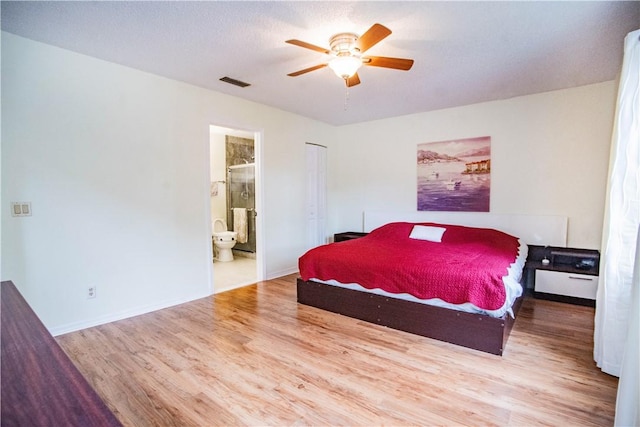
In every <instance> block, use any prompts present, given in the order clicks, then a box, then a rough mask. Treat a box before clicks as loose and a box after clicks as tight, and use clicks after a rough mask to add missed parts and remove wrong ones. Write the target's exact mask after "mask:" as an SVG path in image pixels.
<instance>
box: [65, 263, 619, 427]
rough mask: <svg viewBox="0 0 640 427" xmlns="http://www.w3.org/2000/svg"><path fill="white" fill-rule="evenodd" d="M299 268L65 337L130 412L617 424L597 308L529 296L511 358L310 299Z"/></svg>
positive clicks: (211, 421)
mask: <svg viewBox="0 0 640 427" xmlns="http://www.w3.org/2000/svg"><path fill="white" fill-rule="evenodd" d="M295 278H296V276H295V275H290V276H286V277H283V278H279V279H274V280H270V281H267V282H261V283H259V284H257V285H253V286H249V287H245V288H240V289H236V290H233V291H229V292H226V293H222V294H218V295H216V296H214V297H211V298H204V299H201V300H197V301H193V302H190V303H187V304H183V305H180V306H177V307H173V308H169V309H165V310H161V311H158V312H154V313H150V314H147V315H143V316H139V317H135V318H132V319H127V320H123V321H119V322H115V323H111V324H107V325H102V326H99V327H95V328H91V329H86V330H83V331H79V332H74V333H71V334H67V335H64V336H60V337H58V338H57V340H58V342H59V343H60V345H61V346H62V347H63V349H64V350H65V351H66V352H67V354H68V355H69V356H70V358H71V359H72V360H73V361H74V362H75V363H76V364H77V366H78V368H79V369H80V371H81V372H82V373H83V374H84V375H85V376H86V377H87V379H88V380H89V382H90V383H91V384H92V385H93V386H94V387H95V389H96V390H97V392H98V394H100V395H101V396H102V397H103V399H104V400H105V402H106V403H107V405H108V406H109V407H110V408H111V409H112V410H113V412H114V413H115V414H116V416H117V417H118V418H119V419H120V421H121V422H122V423H123V424H124V425H129V426H152V425H155V426H172V425H175V426H204V425H206V426H212V425H354V426H355V425H374V424H375V425H382V424H385V425H499V426H506V425H512V426H524V425H527V426H528V425H563V426H567V425H581V426H586V425H612V424H613V416H614V409H615V398H616V387H617V378H615V377H611V376H609V375H606V374H604V373H602V372H601V371H600V370H599V369H597V368H596V366H595V364H594V362H593V357H592V348H593V342H592V334H593V315H594V310H593V308H589V307H581V306H574V305H568V304H563V303H557V302H551V301H544V300H534V299H527V300H525V303H524V305H523V307H522V309H521V310H520V313H519V316H518V319H517V320H516V322H515V326H514V329H513V331H512V333H511V337H510V338H509V341H508V343H507V346H506V349H505V353H504V355H503V357H499V356H494V355H490V354H486V353H481V352H478V351H475V350H470V349H466V348H462V347H457V346H454V345H452V344H447V343H443V342H439V341H435V340H431V339H428V338H423V337H420V336H416V335H412V334H408V333H405V332H399V331H395V330H391V329H387V328H384V327H381V326H377V325H373V324H369V323H366V322H362V321H359V320H354V319H350V318H347V317H344V316H340V315H337V314H333V313H329V312H325V311H322V310H319V309H316V308H312V307H307V306H303V305H298V304H297V303H296V295H295Z"/></svg>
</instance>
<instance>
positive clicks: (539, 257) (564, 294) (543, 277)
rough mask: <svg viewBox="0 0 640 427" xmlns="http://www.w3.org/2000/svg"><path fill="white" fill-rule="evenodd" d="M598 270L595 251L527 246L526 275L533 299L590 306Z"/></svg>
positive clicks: (598, 255)
mask: <svg viewBox="0 0 640 427" xmlns="http://www.w3.org/2000/svg"><path fill="white" fill-rule="evenodd" d="M544 259H547V260H548V261H549V262H548V264H547V263H544V262H543V260H544ZM599 269H600V252H598V251H597V250H592V249H575V248H560V247H553V246H535V245H530V246H529V256H528V257H527V263H526V265H525V274H526V275H527V276H526V277H527V281H528V283H530V284H531V283H532V284H533V286H532V288H533V295H534V296H535V297H536V298H543V299H549V300H553V301H560V302H567V303H571V304H579V305H586V306H591V307H593V306H595V299H596V291H597V289H598V280H599V277H598V276H599Z"/></svg>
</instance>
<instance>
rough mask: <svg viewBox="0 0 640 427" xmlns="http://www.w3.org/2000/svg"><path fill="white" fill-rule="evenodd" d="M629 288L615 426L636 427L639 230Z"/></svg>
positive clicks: (639, 400) (639, 389)
mask: <svg viewBox="0 0 640 427" xmlns="http://www.w3.org/2000/svg"><path fill="white" fill-rule="evenodd" d="M635 264H636V265H635V269H634V272H633V288H632V289H631V310H630V316H629V330H628V331H627V344H626V346H625V349H624V356H623V358H622V369H621V370H620V382H619V383H618V399H617V400H616V419H615V425H616V426H640V413H639V412H638V405H639V404H640V368H639V366H638V365H639V364H640V363H639V361H640V341H639V340H638V337H640V232H639V233H638V239H637V243H636V263H635Z"/></svg>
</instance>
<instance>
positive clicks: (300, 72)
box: [287, 64, 328, 77]
mask: <svg viewBox="0 0 640 427" xmlns="http://www.w3.org/2000/svg"><path fill="white" fill-rule="evenodd" d="M327 65H328V64H318V65H314V66H313V67H309V68H305V69H304V70H300V71H296V72H294V73H289V74H287V76H289V77H297V76H299V75H301V74H305V73H309V72H311V71H315V70H319V69H320V68H324V67H326V66H327Z"/></svg>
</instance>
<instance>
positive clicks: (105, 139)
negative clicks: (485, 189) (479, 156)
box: [0, 33, 615, 333]
mask: <svg viewBox="0 0 640 427" xmlns="http://www.w3.org/2000/svg"><path fill="white" fill-rule="evenodd" d="M614 102H615V84H614V82H607V83H602V84H598V85H592V86H586V87H581V88H576V89H570V90H564V91H557V92H551V93H545V94H539V95H533V96H526V97H520V98H514V99H511V100H505V101H497V102H491V103H485V104H478V105H472V106H467V107H460V108H453V109H448V110H442V111H435V112H430V113H423V114H415V115H410V116H404V117H399V118H394V119H387V120H380V121H375V122H369V123H362V124H357V125H351V126H343V127H339V128H334V127H331V126H328V125H326V124H323V123H319V122H317V121H313V120H309V119H306V118H302V117H300V116H296V115H293V114H289V113H285V112H283V111H280V110H276V109H273V108H270V107H267V106H264V105H260V104H257V103H252V102H248V101H244V100H241V99H239V98H235V97H231V96H226V95H223V94H220V93H216V92H212V91H208V90H205V89H201V88H197V87H194V86H190V85H187V84H183V83H180V82H176V81H171V80H168V79H165V78H161V77H157V76H154V75H151V74H147V73H143V72H140V71H137V70H133V69H129V68H126V67H122V66H119V65H116V64H112V63H108V62H105V61H100V60H96V59H93V58H90V57H87V56H83V55H79V54H75V53H72V52H69V51H65V50H62V49H58V48H55V47H52V46H48V45H44V44H41V43H37V42H33V41H30V40H27V39H24V38H21V37H17V36H14V35H12V34H8V33H2V148H1V149H2V165H1V171H2V178H1V182H2V209H1V210H0V215H1V216H2V228H1V232H2V234H1V237H2V270H1V271H2V276H1V277H2V280H13V281H14V283H15V284H16V286H18V288H19V289H20V290H21V291H22V293H23V294H24V295H25V297H26V299H27V301H28V302H29V303H30V304H31V306H32V307H33V308H34V310H35V311H36V313H37V314H38V315H39V316H40V317H41V319H42V320H43V321H44V323H45V325H46V326H47V327H48V328H50V329H51V330H52V332H54V333H60V332H65V331H70V330H74V329H78V328H82V327H85V326H89V325H93V324H98V323H102V322H106V321H110V320H114V319H117V318H122V317H127V316H129V315H133V314H137V313H141V312H144V311H148V310H152V309H156V308H160V307H164V306H168V305H172V304H176V303H179V302H182V301H187V300H191V299H194V298H198V297H202V296H205V295H208V294H209V293H210V292H211V284H210V282H211V279H210V277H209V272H210V266H211V260H210V255H211V238H210V219H209V218H208V216H207V213H208V211H209V206H207V205H208V204H209V203H210V197H209V182H210V176H209V169H208V163H209V157H208V155H209V152H208V150H209V148H208V147H209V125H211V124H218V125H224V126H228V127H235V128H239V129H250V130H255V131H257V132H259V133H260V135H261V136H262V139H261V147H262V148H261V152H260V153H259V154H258V155H259V156H260V157H261V160H262V166H263V170H264V177H263V182H262V184H263V186H262V187H263V193H264V194H263V195H264V201H265V202H264V207H263V212H260V213H259V214H261V215H262V217H261V219H262V221H263V226H264V227H263V228H264V262H265V265H266V276H267V278H272V277H277V276H279V275H282V274H286V273H290V272H293V271H295V270H296V268H297V258H298V257H299V256H300V254H301V253H303V252H304V249H305V236H306V229H305V226H306V221H305V206H304V200H305V171H304V165H305V161H304V159H305V142H314V143H318V144H322V145H325V146H327V147H328V184H329V188H328V210H329V229H328V233H329V234H333V233H334V232H338V231H345V230H359V229H361V227H362V212H363V211H364V210H370V209H375V210H389V209H399V210H415V209H416V162H415V156H416V147H417V144H419V143H423V142H429V141H439V140H446V139H454V138H460V137H472V136H481V135H490V136H491V137H492V194H491V210H492V211H493V212H497V213H532V214H561V215H567V216H569V221H570V222H569V245H571V246H576V247H585V248H598V247H599V245H600V234H601V227H602V211H603V202H604V190H605V183H606V173H607V165H608V157H609V140H610V136H611V124H612V116H613V107H614ZM10 201H30V202H32V209H33V216H32V217H27V218H13V217H11V216H10V215H9V202H10ZM93 285H95V286H97V288H98V297H97V298H95V299H91V300H88V299H86V296H85V294H86V288H87V287H88V286H93Z"/></svg>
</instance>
